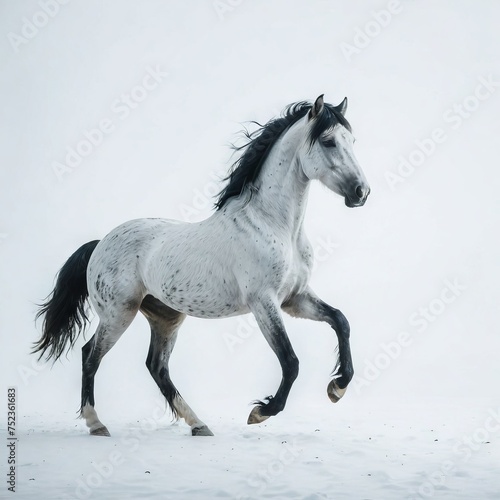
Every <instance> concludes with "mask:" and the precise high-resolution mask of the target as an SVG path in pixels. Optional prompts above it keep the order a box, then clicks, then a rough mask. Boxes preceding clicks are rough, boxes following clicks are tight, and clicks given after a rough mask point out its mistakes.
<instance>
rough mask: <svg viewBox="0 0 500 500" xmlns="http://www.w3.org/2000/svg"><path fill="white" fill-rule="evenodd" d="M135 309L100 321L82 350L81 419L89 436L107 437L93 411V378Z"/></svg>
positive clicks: (133, 314)
mask: <svg viewBox="0 0 500 500" xmlns="http://www.w3.org/2000/svg"><path fill="white" fill-rule="evenodd" d="M136 314H137V309H135V310H133V309H132V308H130V309H127V310H126V311H122V313H121V314H120V315H118V316H115V318H116V317H119V320H116V319H115V320H114V321H111V320H106V321H103V320H102V319H101V321H100V323H99V326H98V327H97V330H96V332H95V334H94V336H93V337H92V338H91V339H90V340H89V341H88V342H87V343H86V344H85V345H84V346H83V348H82V403H81V408H80V412H81V413H80V414H81V417H83V418H84V419H85V422H86V424H87V427H88V428H89V431H90V434H92V435H93V436H109V435H110V434H109V431H108V429H107V428H106V426H105V425H104V424H103V423H102V422H101V421H100V420H99V418H98V417H97V413H96V411H95V409H94V406H95V400H94V377H95V374H96V372H97V369H98V368H99V365H100V363H101V360H102V358H103V357H104V356H105V354H106V353H107V352H108V351H109V350H110V349H111V348H112V347H113V346H114V345H115V343H116V342H117V340H118V339H119V338H120V337H121V335H122V334H123V332H124V331H125V330H126V329H127V328H128V326H129V325H130V323H131V322H132V320H133V319H134V317H135V315H136Z"/></svg>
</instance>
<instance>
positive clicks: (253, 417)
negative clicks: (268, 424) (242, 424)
mask: <svg viewBox="0 0 500 500" xmlns="http://www.w3.org/2000/svg"><path fill="white" fill-rule="evenodd" d="M268 418H269V415H262V414H261V413H260V406H256V407H255V408H254V409H253V410H252V411H251V412H250V415H248V420H247V424H248V425H251V424H260V423H261V422H264V420H267V419H268Z"/></svg>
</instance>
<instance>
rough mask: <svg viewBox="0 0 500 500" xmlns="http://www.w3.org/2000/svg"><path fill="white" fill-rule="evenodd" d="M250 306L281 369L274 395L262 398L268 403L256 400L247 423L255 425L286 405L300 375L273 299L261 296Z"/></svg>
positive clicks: (277, 307)
mask: <svg viewBox="0 0 500 500" xmlns="http://www.w3.org/2000/svg"><path fill="white" fill-rule="evenodd" d="M250 308H251V310H252V312H253V314H254V315H255V319H256V320H257V323H258V325H259V328H260V329H261V331H262V333H263V334H264V337H265V338H266V340H267V342H268V343H269V345H270V346H271V348H272V350H273V351H274V353H275V354H276V356H277V357H278V360H279V362H280V365H281V370H282V379H281V384H280V386H279V388H278V391H277V392H276V395H275V396H274V397H272V396H269V397H267V398H265V399H266V400H267V402H264V401H257V406H256V407H255V408H254V409H253V410H252V411H251V412H250V416H249V417H248V423H249V424H258V423H260V422H262V421H264V420H266V419H268V418H269V417H271V416H273V415H276V414H277V413H279V412H280V411H282V410H283V408H285V404H286V400H287V398H288V394H289V392H290V389H291V388H292V385H293V383H294V381H295V379H296V378H297V375H298V374H299V360H298V359H297V356H296V355H295V352H294V351H293V348H292V345H291V344H290V340H289V338H288V335H287V333H286V331H285V326H284V324H283V318H282V317H281V311H280V308H279V306H278V304H277V303H276V301H275V300H273V299H271V298H264V299H262V298H260V299H259V301H258V302H255V303H253V304H251V305H250Z"/></svg>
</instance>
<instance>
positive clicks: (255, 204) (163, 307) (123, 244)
mask: <svg viewBox="0 0 500 500" xmlns="http://www.w3.org/2000/svg"><path fill="white" fill-rule="evenodd" d="M346 107H347V99H344V101H343V102H342V103H341V104H340V105H338V106H332V105H331V104H327V103H324V101H323V96H320V97H318V98H317V99H316V101H315V103H314V104H312V105H311V104H310V103H307V102H300V103H296V104H293V105H290V106H288V107H287V108H286V110H285V112H284V114H283V115H282V116H281V117H279V118H276V119H274V120H271V121H270V122H268V123H267V124H266V125H264V126H261V127H260V128H259V130H257V131H256V132H255V133H253V134H247V137H248V139H249V140H248V143H247V144H246V145H245V146H243V147H241V148H239V149H240V150H242V151H243V153H242V155H241V156H240V159H239V160H238V161H237V162H236V163H235V164H234V165H233V168H232V171H231V173H230V174H229V176H228V178H227V179H226V180H227V181H228V183H227V185H226V187H225V188H224V189H223V190H222V192H221V193H220V195H219V198H218V201H217V203H216V211H215V212H214V213H213V215H212V216H211V217H209V218H208V219H206V220H204V221H202V222H197V223H194V224H190V223H181V222H177V221H173V220H167V219H138V220H132V221H129V222H126V223H125V224H123V225H121V226H119V227H117V228H116V229H114V230H113V231H111V233H109V234H108V235H107V236H106V237H105V238H104V239H102V240H101V241H92V242H90V243H87V244H85V245H83V246H82V247H81V248H79V249H78V250H77V251H76V252H75V253H74V254H73V255H72V256H71V257H70V258H69V259H68V261H67V262H66V263H65V264H64V266H63V267H62V269H61V270H60V272H59V275H58V279H57V283H56V286H55V288H54V290H53V292H52V294H51V295H50V296H49V297H48V299H47V301H46V302H45V303H44V304H42V306H41V309H40V311H39V313H38V316H42V315H44V316H45V317H44V322H43V335H42V337H41V339H40V340H39V341H38V342H36V343H35V348H34V350H35V351H40V352H41V354H40V357H41V356H43V355H44V354H45V353H46V351H47V350H48V353H47V358H49V359H50V358H51V357H54V359H57V358H58V357H59V356H61V354H62V353H63V352H64V351H65V350H66V348H68V349H69V348H71V347H72V346H73V344H74V342H75V340H76V337H77V336H78V335H79V334H80V332H81V330H83V329H84V327H85V323H86V322H87V321H88V318H87V316H86V300H87V298H89V299H90V302H91V304H92V306H93V308H94V309H95V311H96V312H97V315H98V316H99V325H98V327H97V330H96V332H95V334H94V336H93V337H92V338H91V339H90V341H89V342H87V344H85V346H84V347H83V348H82V356H83V377H82V378H83V380H82V400H81V416H82V417H83V418H85V420H86V424H87V426H88V427H89V429H90V434H92V435H97V436H109V432H108V430H107V428H106V427H105V426H104V425H103V424H102V423H101V421H100V420H99V418H98V417H97V413H96V411H95V409H94V405H95V402H94V376H95V374H96V371H97V369H98V367H99V364H100V362H101V360H102V358H103V356H104V355H105V354H106V353H107V352H108V351H109V350H110V349H111V348H112V347H113V345H114V344H115V342H116V341H117V340H118V339H119V338H120V336H121V335H122V334H123V332H124V331H125V330H126V329H127V327H128V326H129V325H130V323H131V322H132V320H133V319H134V317H135V316H136V314H137V312H138V311H141V312H142V313H143V314H144V315H145V317H146V318H147V320H148V322H149V324H150V326H151V345H150V348H149V354H148V358H147V362H146V364H147V367H148V369H149V371H150V372H151V375H152V376H153V378H154V380H155V381H156V383H157V384H158V386H159V388H160V390H161V392H162V393H163V395H164V396H165V398H166V400H167V401H168V403H169V405H170V407H171V409H172V411H173V413H174V415H175V416H176V417H177V418H179V417H181V418H184V420H185V421H186V422H187V424H188V425H190V427H191V432H192V435H195V436H208V435H212V432H211V431H210V429H209V428H208V427H207V426H206V425H205V424H204V423H203V422H202V421H201V420H200V419H199V418H198V417H197V416H196V414H195V413H194V412H193V410H192V409H191V408H190V407H189V406H188V404H187V403H186V402H185V401H184V399H183V398H182V397H181V395H180V394H179V392H178V391H177V389H176V388H175V386H174V384H173V383H172V380H171V379H170V373H169V368H168V361H169V357H170V354H171V352H172V349H173V347H174V344H175V340H176V337H177V332H178V331H179V328H180V326H181V325H182V323H183V321H184V319H185V318H186V316H195V317H198V318H224V317H229V316H235V315H239V314H246V313H248V312H252V313H253V314H254V316H255V318H256V320H257V323H258V325H259V328H260V329H261V331H262V333H263V334H264V337H265V338H266V340H267V341H268V343H269V345H270V346H271V348H272V349H273V351H274V352H275V354H276V356H277V357H278V360H279V362H280V365H281V368H282V380H281V384H280V386H279V388H278V390H277V392H276V395H275V396H274V397H271V396H270V397H268V398H264V399H265V400H264V401H257V402H256V403H257V404H256V406H255V407H254V408H253V409H252V411H251V413H250V416H249V418H248V423H249V424H253V423H259V422H262V421H263V420H266V419H267V418H269V417H270V416H272V415H276V414H277V413H278V412H280V411H281V410H283V408H284V407H285V403H286V400H287V397H288V393H289V391H290V388H291V387H292V384H293V382H294V380H295V379H296V377H297V375H298V371H299V361H298V359H297V357H296V355H295V353H294V351H293V348H292V346H291V344H290V341H289V339H288V336H287V333H286V331H285V326H284V324H283V318H282V313H281V311H282V310H283V311H285V312H287V313H288V314H290V315H291V316H294V317H299V318H309V319H312V320H316V321H325V322H327V323H328V324H329V325H330V326H331V327H332V328H333V329H334V330H335V332H336V334H337V337H338V344H339V359H338V362H337V365H336V367H335V369H334V373H333V375H334V376H333V379H332V380H331V381H330V383H329V384H328V389H327V393H328V396H329V397H330V399H331V400H332V401H333V402H337V401H338V400H339V399H340V398H341V397H342V396H343V394H344V392H345V391H346V388H347V385H348V383H349V382H350V380H351V378H352V375H353V367H352V361H351V352H350V347H349V323H348V322H347V320H346V318H345V316H344V315H343V314H342V313H341V312H340V311H339V310H338V309H334V308H333V307H332V306H330V305H328V304H327V303H325V302H323V301H322V300H321V299H319V298H318V297H317V296H316V295H315V294H314V292H313V291H312V290H311V289H310V288H309V286H308V283H309V277H310V273H311V268H312V264H313V252H312V248H311V244H310V243H309V241H308V240H307V238H306V235H305V233H304V228H303V220H304V213H305V209H306V203H307V196H308V192H309V186H310V182H311V181H312V180H319V181H320V182H322V183H323V184H324V185H325V186H327V187H328V188H329V189H331V190H332V191H334V192H336V193H337V194H339V195H341V196H343V197H344V198H345V204H346V205H347V206H348V207H358V206H362V205H363V204H364V203H365V201H366V198H367V196H368V194H369V192H370V189H369V186H368V183H367V181H366V179H365V176H364V174H363V172H362V171H361V168H360V167H359V165H358V162H357V160H356V159H355V157H354V153H353V143H354V139H353V136H352V134H351V128H350V125H349V123H348V122H347V120H346V119H345V117H344V114H345V111H346ZM38 316H37V317H38Z"/></svg>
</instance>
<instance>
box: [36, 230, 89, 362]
mask: <svg viewBox="0 0 500 500" xmlns="http://www.w3.org/2000/svg"><path fill="white" fill-rule="evenodd" d="M98 243H99V241H98V240H96V241H90V242H89V243H85V245H83V246H81V247H80V248H79V249H78V250H77V251H76V252H75V253H74V254H73V255H72V256H71V257H70V258H69V259H68V260H67V261H66V263H65V264H64V266H63V267H62V268H61V270H60V271H59V274H58V277H57V282H56V286H55V288H54V290H53V291H52V293H51V294H50V295H49V296H48V297H47V299H46V302H44V303H43V304H40V310H39V311H38V314H37V315H36V319H38V318H39V317H40V316H44V315H45V318H44V319H43V334H42V338H41V339H40V340H39V341H38V342H35V343H34V344H35V345H34V347H33V351H32V352H33V353H35V352H39V351H41V352H40V356H39V358H38V359H40V358H41V357H42V356H43V355H44V354H45V353H46V351H47V350H48V354H47V360H49V359H50V358H52V357H53V358H54V361H55V360H57V359H58V358H59V357H60V356H61V355H62V354H63V353H64V351H65V350H66V348H68V350H69V349H71V348H72V347H73V344H74V343H75V341H76V339H77V337H78V335H79V334H80V333H81V331H82V330H84V329H85V323H86V322H87V321H88V316H87V310H86V307H85V302H86V300H87V297H88V295H89V292H88V289H87V266H88V264H89V260H90V256H91V255H92V252H93V251H94V249H95V247H96V246H97V244H98ZM68 343H69V346H68Z"/></svg>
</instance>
